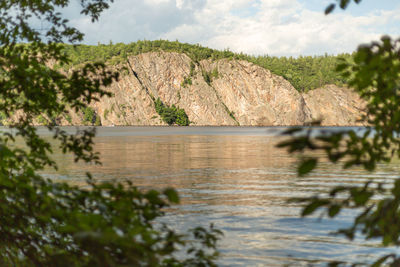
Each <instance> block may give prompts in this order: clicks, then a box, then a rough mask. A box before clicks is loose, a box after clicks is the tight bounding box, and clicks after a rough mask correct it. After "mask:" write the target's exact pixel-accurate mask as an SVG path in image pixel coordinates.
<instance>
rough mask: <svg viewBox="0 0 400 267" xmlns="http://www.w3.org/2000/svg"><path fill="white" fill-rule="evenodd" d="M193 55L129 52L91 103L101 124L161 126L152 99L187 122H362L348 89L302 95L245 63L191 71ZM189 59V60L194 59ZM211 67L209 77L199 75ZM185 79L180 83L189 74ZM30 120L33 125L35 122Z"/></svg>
mask: <svg viewBox="0 0 400 267" xmlns="http://www.w3.org/2000/svg"><path fill="white" fill-rule="evenodd" d="M191 63H192V61H191V59H190V58H189V57H188V56H187V55H185V54H180V53H170V52H151V53H145V54H141V55H138V56H131V57H129V58H128V61H127V63H126V64H124V65H122V66H110V68H112V69H114V70H119V71H120V74H121V76H120V80H119V81H118V82H114V83H113V84H112V85H111V86H110V87H109V88H107V90H109V91H110V92H111V93H112V94H113V96H112V97H103V98H101V99H100V101H99V102H96V103H92V104H91V105H90V107H91V108H93V110H94V112H95V114H96V116H97V117H98V118H99V119H100V121H101V125H104V126H111V125H166V124H165V123H164V122H163V121H162V120H161V118H160V116H159V115H158V114H157V113H156V111H155V106H154V100H155V99H157V98H160V99H161V101H162V102H163V103H165V104H167V105H175V106H177V107H179V108H183V109H184V110H185V112H186V114H187V115H188V117H189V120H190V121H191V125H215V126H222V125H227V126H228V125H251V126H289V125H307V124H308V123H310V122H311V121H312V120H318V119H322V125H332V126H348V125H360V123H359V122H358V119H359V118H361V116H362V115H363V114H364V113H363V108H364V107H365V103H364V102H363V101H362V100H361V99H360V97H359V96H358V95H357V94H356V93H354V92H352V91H351V90H349V89H347V88H339V87H337V86H326V87H324V88H319V89H316V90H312V91H310V92H308V93H306V94H300V93H299V92H298V91H297V90H296V89H295V88H294V87H293V86H292V85H291V84H290V83H289V82H288V81H286V80H285V79H284V78H282V77H280V76H277V75H275V74H272V73H271V72H270V71H269V70H266V69H264V68H262V67H259V66H257V65H254V64H252V63H249V62H247V61H238V60H229V59H222V60H218V61H211V60H203V61H201V62H200V63H198V64H195V65H194V66H195V67H194V69H192V75H191V77H190V73H191ZM193 64H194V63H192V65H193ZM212 72H214V73H215V74H217V75H215V76H216V77H212V78H211V79H210V81H209V82H208V83H207V82H206V81H205V79H204V74H205V73H208V74H211V73H212ZM189 77H190V78H191V85H190V84H186V85H184V84H183V81H184V80H185V79H186V78H189ZM69 113H70V114H69V115H68V116H65V115H64V116H63V117H61V118H59V119H58V120H57V123H60V124H61V125H83V124H85V122H84V121H83V118H84V116H83V112H82V111H78V112H75V111H73V110H71V111H70V112H69ZM33 123H37V122H36V121H35V122H33Z"/></svg>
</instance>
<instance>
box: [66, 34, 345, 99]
mask: <svg viewBox="0 0 400 267" xmlns="http://www.w3.org/2000/svg"><path fill="white" fill-rule="evenodd" d="M62 46H63V49H64V53H65V54H66V55H67V56H68V57H69V58H70V59H71V62H70V63H69V65H67V66H64V67H66V68H69V67H71V66H75V65H80V64H84V63H88V62H96V61H100V62H102V63H106V62H107V63H108V64H119V63H123V62H125V61H126V59H127V57H128V56H135V55H139V54H141V53H147V52H155V51H166V52H178V53H184V54H186V55H187V56H189V57H190V58H191V59H192V61H193V62H195V63H198V62H200V61H201V60H206V59H210V60H218V59H236V60H246V61H249V62H252V63H254V64H256V65H258V66H261V67H263V68H265V69H268V70H270V71H271V72H272V73H274V74H276V75H279V76H282V77H284V78H285V79H286V80H288V81H289V82H290V83H291V84H292V85H293V86H294V88H296V89H297V90H298V91H300V92H307V91H309V90H312V89H316V88H319V87H323V86H324V85H327V84H335V85H338V86H344V85H345V84H346V83H347V81H346V79H344V78H343V76H341V75H340V74H339V73H338V72H336V71H335V69H336V66H337V65H338V63H339V61H340V60H339V59H340V58H344V59H346V60H351V59H352V55H351V54H340V55H335V56H334V55H327V54H325V55H323V56H299V57H276V56H269V55H263V56H252V55H247V54H244V53H234V52H232V51H229V50H228V49H225V50H222V51H221V50H216V49H211V48H207V47H203V46H201V45H199V44H194V45H193V44H188V43H181V42H178V41H167V40H154V41H148V40H143V41H137V42H134V43H130V44H123V43H117V44H113V43H112V42H110V43H109V44H100V43H99V44H98V45H83V44H80V45H67V44H63V45H62Z"/></svg>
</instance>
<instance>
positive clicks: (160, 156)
mask: <svg viewBox="0 0 400 267" xmlns="http://www.w3.org/2000/svg"><path fill="white" fill-rule="evenodd" d="M280 130H281V129H277V128H237V127H222V128H216V127H201V128H198V127H190V128H176V127H122V128H117V127H115V128H100V129H99V132H98V137H97V138H96V145H95V147H96V150H97V151H99V152H100V153H101V159H102V162H103V165H102V166H94V165H84V164H74V163H73V161H72V158H71V157H70V156H65V155H62V154H60V153H57V154H56V155H55V159H56V160H57V161H58V162H60V169H59V171H58V173H57V174H55V173H53V172H52V171H48V172H47V175H51V176H56V177H57V179H67V180H68V181H71V182H73V183H79V182H80V181H82V179H84V177H85V175H84V174H85V172H86V171H90V172H91V173H92V174H93V175H94V177H95V178H96V179H99V180H113V181H115V180H124V179H129V180H131V181H133V183H134V184H136V185H138V186H140V187H143V188H150V187H152V188H164V187H169V186H173V187H175V188H177V189H178V190H179V192H180V194H181V197H182V205H180V206H177V207H175V208H174V209H173V210H172V213H169V215H168V216H167V217H166V218H165V220H167V221H168V223H169V224H170V225H172V226H174V227H176V229H180V230H184V229H187V228H189V227H193V226H195V225H199V224H200V225H203V226H207V225H208V224H209V223H211V222H213V223H214V224H215V225H216V226H217V227H218V228H219V229H222V230H223V232H224V234H225V237H224V239H223V240H222V241H221V243H220V247H221V252H222V258H221V260H220V264H221V265H222V266H257V265H261V266H264V265H267V266H282V265H292V266H301V265H308V264H309V263H315V262H326V261H330V260H341V261H353V262H354V261H365V260H367V259H369V258H371V257H372V258H376V257H377V256H378V255H379V254H380V253H382V252H383V251H382V250H381V249H379V248H376V243H374V242H365V241H363V240H361V239H360V240H356V241H355V242H348V241H347V240H345V239H344V238H341V237H336V236H333V235H330V234H329V232H332V231H334V230H335V229H338V228H341V227H346V226H348V225H349V223H350V221H351V218H352V215H351V214H350V213H348V212H344V214H343V215H341V216H340V217H339V218H337V219H335V220H329V219H323V220H319V219H318V218H305V219H301V218H299V216H298V215H299V210H300V208H299V207H298V206H296V205H295V204H288V203H287V200H288V199H289V198H291V197H299V196H308V195H313V194H316V193H322V192H326V191H327V190H328V189H329V188H330V187H332V186H334V185H337V184H339V183H340V184H349V183H352V184H358V183H362V182H364V181H366V180H367V179H370V178H375V179H381V180H385V179H386V180H388V179H394V178H396V174H397V173H398V167H397V166H395V165H385V166H380V168H379V171H378V172H377V173H374V174H370V173H366V172H363V171H361V170H358V169H352V170H341V169H340V168H338V167H337V166H332V165H330V164H327V163H324V164H322V166H321V167H320V168H319V169H318V170H317V171H316V172H314V173H313V174H312V175H310V176H309V177H307V178H298V177H296V173H295V166H296V164H295V163H296V159H295V158H294V157H293V156H291V155H288V154H287V153H286V152H285V151H284V150H281V149H277V148H275V144H276V143H277V142H278V141H279V140H280V138H281V137H278V136H277V135H276V134H277V132H279V131H280Z"/></svg>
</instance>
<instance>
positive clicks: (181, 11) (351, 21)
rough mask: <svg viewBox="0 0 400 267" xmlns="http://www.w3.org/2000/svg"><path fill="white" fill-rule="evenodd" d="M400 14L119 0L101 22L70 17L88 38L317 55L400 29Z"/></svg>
mask: <svg viewBox="0 0 400 267" xmlns="http://www.w3.org/2000/svg"><path fill="white" fill-rule="evenodd" d="M323 8H324V6H323V5H321V10H323ZM399 14H400V8H399V7H398V8H397V9H393V10H390V11H387V10H386V11H379V10H375V11H374V12H371V13H368V14H363V15H361V16H354V15H351V14H350V13H348V12H347V13H346V12H337V13H335V14H332V15H329V16H325V15H323V12H322V11H312V10H309V9H307V8H306V7H305V5H304V4H303V3H302V2H299V0H145V1H140V0H119V1H116V2H115V3H114V4H113V5H112V7H111V8H110V10H108V11H106V12H105V13H104V14H103V16H102V17H101V19H100V21H99V23H96V24H91V23H90V21H89V20H88V19H85V18H82V17H76V18H75V19H74V20H73V21H72V22H73V23H74V24H75V25H76V26H77V27H78V28H80V29H82V30H83V31H84V32H85V33H86V36H87V38H86V41H87V42H89V43H97V41H100V42H103V43H104V42H108V41H109V40H113V41H114V42H132V41H136V40H138V39H160V38H162V39H169V40H176V39H178V40H180V41H182V42H190V43H200V44H203V45H206V46H210V47H212V48H217V49H224V48H229V49H231V50H233V51H236V52H245V53H250V54H269V55H299V54H306V55H314V54H322V53H325V52H327V53H341V52H350V51H353V50H354V49H355V48H356V46H357V44H359V43H362V42H368V41H370V40H372V39H377V38H379V36H380V35H381V34H384V33H389V34H390V33H392V34H399V33H400V32H399V27H395V26H393V25H399V22H400V15H399ZM384 31H392V32H384ZM393 31H394V32H393ZM396 31H397V32H396Z"/></svg>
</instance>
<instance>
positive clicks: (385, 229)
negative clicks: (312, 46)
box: [279, 0, 400, 267]
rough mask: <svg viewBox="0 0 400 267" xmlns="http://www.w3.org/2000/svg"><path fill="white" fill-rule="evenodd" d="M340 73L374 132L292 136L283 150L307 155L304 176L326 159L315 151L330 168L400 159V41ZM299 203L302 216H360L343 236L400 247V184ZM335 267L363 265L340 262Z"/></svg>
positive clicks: (376, 48) (386, 260) (397, 261)
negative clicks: (347, 211) (364, 107)
mask: <svg viewBox="0 0 400 267" xmlns="http://www.w3.org/2000/svg"><path fill="white" fill-rule="evenodd" d="M350 2H351V1H350V0H340V1H337V4H338V5H339V7H340V8H342V9H345V8H346V7H347V6H348V5H349V4H350ZM354 2H355V3H359V2H361V1H360V0H354ZM335 7H336V3H333V4H331V5H329V6H328V7H327V9H326V13H327V14H328V13H331V12H332V11H333V9H334V8H335ZM336 70H337V71H338V73H340V74H341V75H342V76H343V78H344V79H346V80H348V84H349V86H350V87H352V88H354V89H355V90H356V91H357V92H358V93H359V94H360V95H361V97H362V98H363V99H365V100H366V101H367V103H368V104H367V111H368V113H367V115H366V116H365V117H364V118H363V119H364V120H365V121H367V122H368V123H369V125H371V126H370V127H367V128H366V129H363V131H362V132H357V131H355V130H348V129H346V130H341V131H339V132H334V133H332V132H330V131H325V133H323V134H315V132H314V130H313V129H312V128H310V129H308V130H304V129H295V128H293V129H290V130H288V131H286V134H287V135H290V136H291V138H290V139H288V140H287V141H284V142H282V143H280V144H279V146H280V147H287V148H288V150H289V152H291V153H301V154H302V160H301V163H300V165H299V167H298V173H299V175H301V176H303V175H306V174H308V173H309V172H311V171H312V170H314V169H315V168H316V167H317V166H318V162H319V160H320V158H319V157H315V156H313V153H310V152H311V151H320V152H323V153H324V155H325V156H326V157H327V159H328V160H329V161H330V162H332V163H336V164H338V165H342V166H343V167H344V168H350V167H352V166H355V165H359V166H362V167H363V168H364V169H366V170H368V171H374V170H375V169H376V167H377V164H378V163H389V162H391V161H392V160H393V159H394V158H399V157H400V138H399V136H400V39H392V38H391V37H388V36H383V37H382V38H381V40H380V41H376V42H372V43H371V44H366V45H361V46H360V47H359V48H358V50H357V52H356V53H355V55H354V60H353V62H347V61H345V60H343V61H342V62H341V63H340V64H339V65H338V66H337V67H336ZM314 155H315V154H314ZM295 201H299V202H303V203H305V206H304V209H303V211H302V216H309V215H311V214H315V213H316V212H318V211H319V212H321V214H322V215H324V216H328V217H335V216H337V215H338V214H339V213H340V212H341V211H342V210H343V209H352V210H354V214H355V217H354V220H353V223H352V225H351V226H350V227H348V228H345V229H339V230H338V232H337V233H338V234H341V235H344V236H345V237H347V238H348V239H350V240H353V239H354V238H356V237H358V238H360V237H362V238H364V239H374V240H379V241H380V243H381V245H382V246H384V247H397V248H398V246H399V245H400V178H397V179H395V181H394V183H393V184H388V183H387V182H381V181H374V180H373V179H371V180H370V181H368V182H366V183H365V184H362V185H352V186H347V185H346V186H345V185H338V186H335V187H334V188H333V189H332V190H331V191H330V192H328V193H327V194H320V195H316V196H314V197H311V198H301V199H297V200H295ZM370 264H371V265H372V266H382V265H383V266H393V267H394V266H400V256H399V255H396V254H393V253H389V254H387V255H384V256H382V257H380V258H378V259H376V261H375V262H374V263H365V262H364V263H360V265H370ZM330 265H331V266H339V265H352V266H354V265H357V263H346V262H341V261H340V259H339V260H338V261H337V262H332V263H331V264H330Z"/></svg>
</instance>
